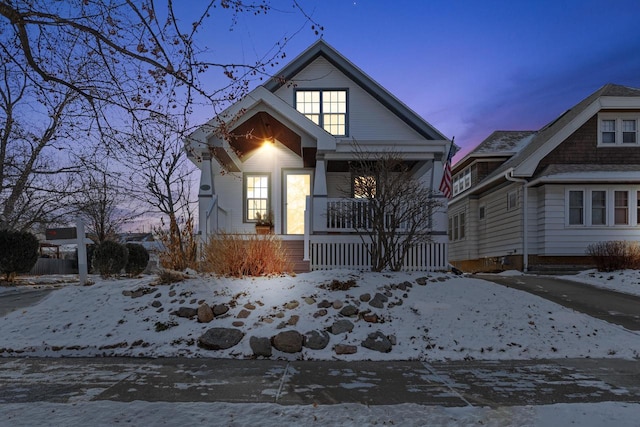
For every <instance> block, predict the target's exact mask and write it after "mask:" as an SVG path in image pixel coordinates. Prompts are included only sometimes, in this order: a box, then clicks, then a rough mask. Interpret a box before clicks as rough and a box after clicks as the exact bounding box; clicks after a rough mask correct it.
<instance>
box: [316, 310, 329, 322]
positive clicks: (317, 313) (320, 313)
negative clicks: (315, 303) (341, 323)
mask: <svg viewBox="0 0 640 427" xmlns="http://www.w3.org/2000/svg"><path fill="white" fill-rule="evenodd" d="M327 313H328V311H327V309H326V308H322V309H320V310H318V311H316V312H315V313H313V318H314V319H317V318H318V317H322V316H326V315H327Z"/></svg>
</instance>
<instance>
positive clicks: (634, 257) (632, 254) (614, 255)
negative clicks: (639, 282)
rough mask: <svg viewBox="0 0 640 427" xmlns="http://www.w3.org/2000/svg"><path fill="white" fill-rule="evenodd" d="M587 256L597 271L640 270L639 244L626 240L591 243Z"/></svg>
mask: <svg viewBox="0 0 640 427" xmlns="http://www.w3.org/2000/svg"><path fill="white" fill-rule="evenodd" d="M586 252H587V254H588V255H590V256H591V257H592V258H593V261H594V263H595V264H596V267H597V268H598V271H615V270H624V269H627V268H631V269H638V268H640V244H639V243H638V242H631V241H626V240H612V241H607V242H598V243H592V244H590V245H589V246H587V250H586Z"/></svg>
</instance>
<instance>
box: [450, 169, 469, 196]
mask: <svg viewBox="0 0 640 427" xmlns="http://www.w3.org/2000/svg"><path fill="white" fill-rule="evenodd" d="M467 188H471V168H470V167H469V168H466V169H465V170H463V171H462V172H460V173H458V174H456V176H454V177H453V195H454V196H455V195H456V194H459V193H462V192H463V191H464V190H466V189H467Z"/></svg>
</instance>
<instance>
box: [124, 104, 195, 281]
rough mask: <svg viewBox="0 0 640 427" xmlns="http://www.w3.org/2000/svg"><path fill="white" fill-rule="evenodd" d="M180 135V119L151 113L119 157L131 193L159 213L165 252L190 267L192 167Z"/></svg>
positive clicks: (192, 238) (182, 131)
mask: <svg viewBox="0 0 640 427" xmlns="http://www.w3.org/2000/svg"><path fill="white" fill-rule="evenodd" d="M183 134H184V128H182V127H181V122H180V121H179V120H175V119H172V118H170V116H169V114H154V115H152V116H151V117H150V118H148V119H147V120H144V121H143V122H141V126H134V127H133V129H132V132H131V134H130V135H129V138H130V142H129V143H128V144H126V148H125V149H124V151H123V152H122V153H121V154H120V155H121V159H123V160H124V161H126V162H127V163H128V164H129V166H130V167H131V180H130V181H131V182H132V183H133V188H132V194H133V195H134V196H135V197H136V199H137V200H139V201H140V202H141V203H143V204H144V205H145V206H148V207H149V209H150V212H152V213H155V214H160V216H161V219H162V225H163V226H168V230H166V229H165V230H158V231H160V234H161V237H162V239H163V240H165V241H164V242H163V243H164V244H165V246H166V247H167V248H168V250H169V251H170V252H175V254H173V256H172V258H173V259H175V260H179V259H183V260H185V261H186V265H184V266H182V267H186V266H189V267H192V266H193V263H194V262H195V249H194V244H195V243H194V242H195V240H194V236H193V235H192V233H191V232H188V233H187V232H185V229H189V228H191V229H192V228H193V212H192V209H191V205H192V204H193V200H191V194H190V191H191V186H192V181H191V176H192V174H193V172H194V171H195V167H194V166H193V165H192V164H191V162H189V161H188V160H187V157H186V154H185V152H184V149H183V142H182V136H183ZM165 219H166V220H167V222H168V224H167V223H165ZM191 231H192V230H191ZM173 268H177V267H176V266H175V265H174V266H173Z"/></svg>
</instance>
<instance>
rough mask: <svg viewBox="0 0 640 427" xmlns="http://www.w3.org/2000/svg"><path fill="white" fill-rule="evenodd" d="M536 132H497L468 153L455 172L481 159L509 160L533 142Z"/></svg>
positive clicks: (457, 164) (456, 165) (458, 163)
mask: <svg viewBox="0 0 640 427" xmlns="http://www.w3.org/2000/svg"><path fill="white" fill-rule="evenodd" d="M535 134H536V131H533V130H497V131H494V132H493V133H492V134H491V135H489V136H488V137H487V138H486V139H485V140H484V141H482V142H481V143H480V144H478V146H477V147H476V148H474V149H473V150H472V151H471V152H469V153H467V155H466V156H464V157H463V158H462V159H460V160H459V161H458V162H456V164H455V165H454V167H453V172H454V173H455V172H457V171H459V170H461V169H463V168H465V167H467V166H468V165H469V164H471V163H473V162H474V160H477V159H480V158H496V157H497V158H500V157H502V158H504V157H506V158H509V157H511V156H513V155H515V154H517V153H518V152H519V151H520V150H522V149H523V148H524V147H525V146H526V145H527V144H529V143H530V142H531V140H532V139H533V137H534V136H535Z"/></svg>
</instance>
